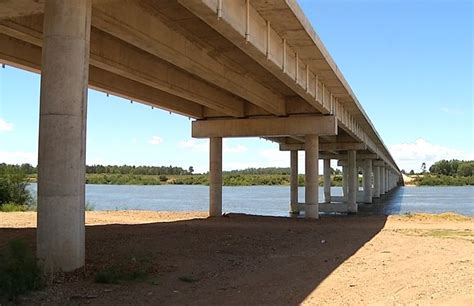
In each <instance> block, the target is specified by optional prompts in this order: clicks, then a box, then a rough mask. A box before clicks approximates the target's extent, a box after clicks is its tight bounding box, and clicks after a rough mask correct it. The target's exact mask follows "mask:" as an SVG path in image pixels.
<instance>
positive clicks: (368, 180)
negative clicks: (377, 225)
mask: <svg viewBox="0 0 474 306" xmlns="http://www.w3.org/2000/svg"><path fill="white" fill-rule="evenodd" d="M363 178H364V202H365V203H369V204H371V203H372V160H371V159H367V160H365V161H364V177H363Z"/></svg>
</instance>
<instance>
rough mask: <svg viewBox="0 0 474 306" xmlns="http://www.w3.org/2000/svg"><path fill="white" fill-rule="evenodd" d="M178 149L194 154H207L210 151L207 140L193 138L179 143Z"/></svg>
mask: <svg viewBox="0 0 474 306" xmlns="http://www.w3.org/2000/svg"><path fill="white" fill-rule="evenodd" d="M178 148H180V149H188V150H192V151H194V152H206V151H207V150H208V149H209V140H207V139H200V140H197V139H194V138H191V139H189V140H186V141H180V142H179V143H178Z"/></svg>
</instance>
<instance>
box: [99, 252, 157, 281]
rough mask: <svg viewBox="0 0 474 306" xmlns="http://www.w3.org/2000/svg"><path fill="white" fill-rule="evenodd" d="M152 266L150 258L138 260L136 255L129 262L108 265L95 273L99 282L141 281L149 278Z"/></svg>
mask: <svg viewBox="0 0 474 306" xmlns="http://www.w3.org/2000/svg"><path fill="white" fill-rule="evenodd" d="M152 268H153V267H152V264H151V261H150V259H149V258H141V259H140V260H137V259H136V258H135V257H131V258H130V260H129V261H128V262H125V263H122V264H114V265H111V266H107V267H105V268H104V269H102V270H100V271H97V273H96V274H95V282H96V283H99V284H119V283H122V282H134V281H135V282H141V281H145V280H147V279H148V276H149V274H150V272H151V271H152Z"/></svg>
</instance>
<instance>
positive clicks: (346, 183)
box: [342, 166, 349, 202]
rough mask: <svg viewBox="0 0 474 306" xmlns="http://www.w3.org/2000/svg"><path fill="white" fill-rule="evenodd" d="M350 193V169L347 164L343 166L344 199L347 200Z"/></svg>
mask: <svg viewBox="0 0 474 306" xmlns="http://www.w3.org/2000/svg"><path fill="white" fill-rule="evenodd" d="M348 194H349V169H348V168H347V166H342V199H343V201H344V202H347V199H348Z"/></svg>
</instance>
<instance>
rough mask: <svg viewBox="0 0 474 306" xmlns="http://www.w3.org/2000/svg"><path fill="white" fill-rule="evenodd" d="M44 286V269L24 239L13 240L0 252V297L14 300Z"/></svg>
mask: <svg viewBox="0 0 474 306" xmlns="http://www.w3.org/2000/svg"><path fill="white" fill-rule="evenodd" d="M43 286H44V278H43V271H42V269H41V267H40V266H39V264H38V261H37V260H36V257H35V256H34V255H33V253H32V251H31V250H30V249H29V248H28V247H27V245H26V243H25V242H24V241H23V240H11V241H10V242H9V244H8V247H7V248H6V250H5V251H3V252H2V253H0V297H2V298H6V299H8V300H13V299H14V298H16V297H18V296H19V295H21V294H24V293H26V292H28V291H32V290H37V289H40V288H42V287H43Z"/></svg>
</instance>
